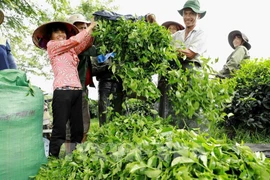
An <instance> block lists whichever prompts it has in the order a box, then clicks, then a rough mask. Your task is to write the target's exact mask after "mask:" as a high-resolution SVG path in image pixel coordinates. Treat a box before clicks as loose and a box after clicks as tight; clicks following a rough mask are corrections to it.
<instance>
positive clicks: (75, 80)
mask: <svg viewBox="0 0 270 180" xmlns="http://www.w3.org/2000/svg"><path fill="white" fill-rule="evenodd" d="M95 26H96V22H91V25H90V26H88V27H87V28H86V29H85V30H83V31H81V32H80V33H79V30H78V29H77V28H76V26H74V25H73V24H70V23H67V22H62V21H52V22H49V23H45V24H42V25H41V26H39V27H38V28H37V29H36V30H35V31H34V33H33V36H32V40H33V43H34V44H35V45H36V46H37V47H39V48H41V49H44V50H47V52H48V56H49V59H50V63H51V66H52V70H53V73H54V82H53V90H54V92H53V101H52V112H53V128H52V134H51V139H50V146H49V156H52V157H56V158H58V157H59V153H60V148H61V145H62V144H63V143H64V142H65V140H66V123H67V121H68V120H69V121H70V131H71V137H70V141H71V145H72V147H71V150H74V149H75V147H76V145H77V144H78V143H81V142H82V139H83V120H82V85H81V82H80V79H79V74H78V70H77V67H78V64H79V58H78V54H80V53H81V52H83V51H84V50H85V49H87V48H89V47H90V46H91V45H92V43H93V37H92V36H91V35H92V33H93V29H94V27H95Z"/></svg>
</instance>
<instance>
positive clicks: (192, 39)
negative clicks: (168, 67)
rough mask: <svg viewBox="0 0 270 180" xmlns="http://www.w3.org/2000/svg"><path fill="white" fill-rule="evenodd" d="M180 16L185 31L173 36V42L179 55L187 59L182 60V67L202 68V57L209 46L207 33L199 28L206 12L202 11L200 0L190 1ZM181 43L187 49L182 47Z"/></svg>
mask: <svg viewBox="0 0 270 180" xmlns="http://www.w3.org/2000/svg"><path fill="white" fill-rule="evenodd" d="M178 12H179V14H180V15H181V16H183V20H184V23H185V29H184V30H182V31H178V32H176V33H175V34H173V36H172V37H173V42H174V45H175V46H176V48H179V49H178V52H179V54H182V55H185V56H186V59H180V61H181V64H182V67H183V68H184V69H185V68H189V69H190V68H193V65H194V66H195V67H200V66H201V61H200V56H203V54H204V53H206V50H207V46H206V40H207V36H206V33H205V32H204V31H203V30H202V29H200V28H199V27H198V26H197V21H198V20H199V19H202V18H203V17H204V16H205V14H206V11H201V10H200V3H199V1H198V0H188V1H187V2H186V3H185V4H184V7H183V8H182V9H181V10H178ZM181 43H183V44H184V45H185V48H182V47H181Z"/></svg>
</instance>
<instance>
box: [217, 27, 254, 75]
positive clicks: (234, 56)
mask: <svg viewBox="0 0 270 180" xmlns="http://www.w3.org/2000/svg"><path fill="white" fill-rule="evenodd" d="M228 41H229V44H230V46H231V47H232V48H233V49H234V51H233V52H232V53H231V54H230V55H229V57H228V58H227V61H226V64H225V65H224V66H223V69H222V70H221V71H219V73H218V74H217V75H216V76H217V77H219V78H226V77H227V78H230V77H231V76H232V74H233V73H234V71H235V70H237V69H239V68H240V64H241V62H242V61H243V60H244V59H249V58H250V56H249V52H248V51H249V50H250V48H251V45H250V44H249V42H248V38H247V36H246V35H245V34H244V33H242V32H241V31H239V30H234V31H232V32H230V33H229V35H228Z"/></svg>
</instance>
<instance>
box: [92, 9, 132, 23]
mask: <svg viewBox="0 0 270 180" xmlns="http://www.w3.org/2000/svg"><path fill="white" fill-rule="evenodd" d="M93 15H94V17H95V20H97V19H100V18H101V19H107V20H111V21H116V20H117V19H118V18H121V17H123V18H124V19H125V20H135V19H136V18H135V17H134V16H132V15H131V14H127V15H122V14H118V13H116V12H112V11H106V10H102V11H96V12H94V13H93Z"/></svg>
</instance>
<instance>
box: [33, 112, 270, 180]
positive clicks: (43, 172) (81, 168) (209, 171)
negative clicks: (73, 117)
mask: <svg viewBox="0 0 270 180" xmlns="http://www.w3.org/2000/svg"><path fill="white" fill-rule="evenodd" d="M269 176H270V163H269V159H266V158H265V156H264V155H263V154H261V153H256V154H254V153H253V152H252V151H251V150H250V149H249V147H247V146H242V145H240V144H230V143H228V142H227V141H226V140H225V139H224V140H215V139H213V138H210V137H209V136H208V135H207V134H201V135H199V134H197V133H195V132H194V131H190V132H189V131H186V130H180V129H178V130H176V129H174V128H173V127H172V126H169V125H167V124H163V123H162V119H153V118H152V117H151V116H147V117H145V116H139V115H136V114H133V115H131V116H128V117H123V116H121V117H119V118H115V119H114V121H113V122H110V123H108V124H106V125H105V126H103V127H101V128H100V129H98V130H97V131H95V132H93V133H90V134H89V139H88V141H87V142H86V143H84V144H81V145H79V146H78V148H77V150H75V151H74V152H73V154H72V155H71V156H66V157H65V158H64V159H58V160H56V159H50V161H49V162H48V164H47V165H45V166H44V167H42V168H41V169H40V171H39V173H38V175H37V176H36V179H63V180H64V179H65V180H66V179H70V180H71V179H72V180H74V179H87V180H88V179H123V180H124V179H185V180H186V179H207V180H208V179H256V180H257V179H267V178H268V177H269Z"/></svg>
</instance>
